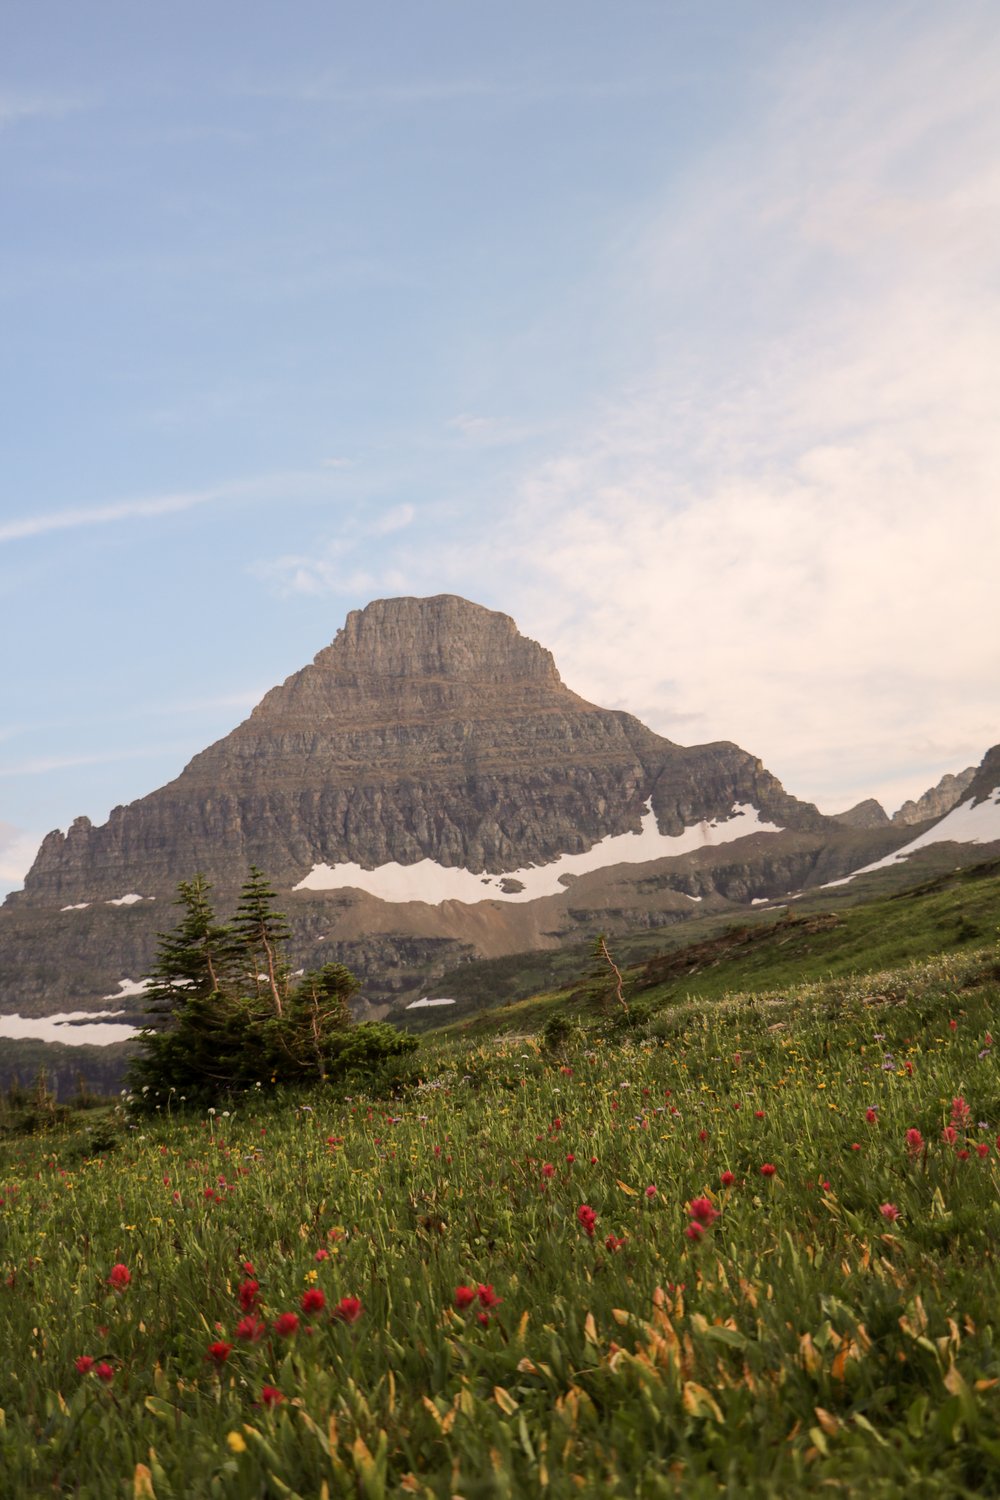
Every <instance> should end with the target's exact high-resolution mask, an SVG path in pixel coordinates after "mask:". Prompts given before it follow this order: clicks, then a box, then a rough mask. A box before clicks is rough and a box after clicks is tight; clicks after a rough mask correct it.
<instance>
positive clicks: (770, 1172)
mask: <svg viewBox="0 0 1000 1500" xmlns="http://www.w3.org/2000/svg"><path fill="white" fill-rule="evenodd" d="M777 1170H778V1169H777V1167H775V1166H774V1164H773V1163H772V1162H769V1161H766V1162H764V1164H763V1166H762V1167H761V1169H760V1175H761V1176H762V1177H773V1176H774V1174H775V1172H776V1171H777Z"/></svg>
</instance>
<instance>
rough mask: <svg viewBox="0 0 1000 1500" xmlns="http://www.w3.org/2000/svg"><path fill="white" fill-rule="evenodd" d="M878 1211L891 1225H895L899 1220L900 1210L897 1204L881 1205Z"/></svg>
mask: <svg viewBox="0 0 1000 1500" xmlns="http://www.w3.org/2000/svg"><path fill="white" fill-rule="evenodd" d="M878 1211H879V1213H880V1214H881V1215H882V1217H883V1219H887V1220H888V1221H889V1223H890V1224H895V1222H896V1220H897V1219H898V1218H899V1209H898V1208H897V1207H896V1205H895V1203H880V1204H879V1210H878Z"/></svg>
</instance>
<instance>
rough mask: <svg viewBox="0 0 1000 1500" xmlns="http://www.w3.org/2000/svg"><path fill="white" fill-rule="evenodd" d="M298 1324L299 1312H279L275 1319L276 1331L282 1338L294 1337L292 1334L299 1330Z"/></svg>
mask: <svg viewBox="0 0 1000 1500" xmlns="http://www.w3.org/2000/svg"><path fill="white" fill-rule="evenodd" d="M298 1326H299V1317H298V1313H293V1312H283V1313H279V1314H278V1316H277V1317H276V1318H275V1320H274V1331H275V1333H276V1334H277V1335H278V1337H279V1338H282V1339H290V1338H291V1337H292V1334H293V1333H296V1332H297V1331H298Z"/></svg>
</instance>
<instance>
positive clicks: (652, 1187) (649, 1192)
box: [646, 1182, 656, 1198]
mask: <svg viewBox="0 0 1000 1500" xmlns="http://www.w3.org/2000/svg"><path fill="white" fill-rule="evenodd" d="M646 1197H647V1198H655V1197H656V1183H655V1182H651V1183H650V1184H649V1187H648V1188H647V1189H646Z"/></svg>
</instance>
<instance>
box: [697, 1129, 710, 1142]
mask: <svg viewBox="0 0 1000 1500" xmlns="http://www.w3.org/2000/svg"><path fill="white" fill-rule="evenodd" d="M698 1139H699V1141H707V1140H708V1131H707V1130H699V1132H698Z"/></svg>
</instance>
